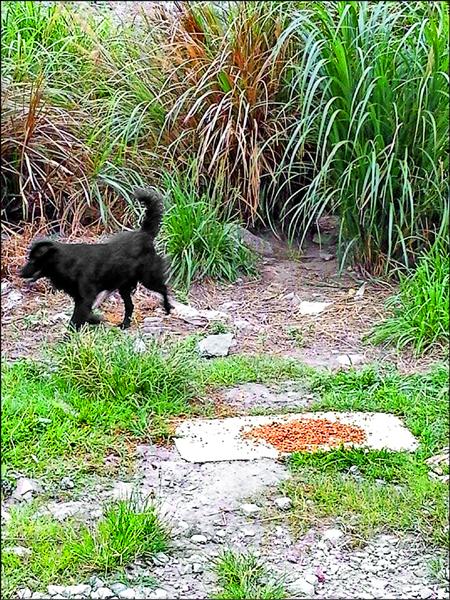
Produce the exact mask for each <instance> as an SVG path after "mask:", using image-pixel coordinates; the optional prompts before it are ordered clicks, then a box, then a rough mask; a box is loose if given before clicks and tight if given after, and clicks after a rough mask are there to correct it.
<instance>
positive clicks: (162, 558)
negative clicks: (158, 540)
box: [152, 552, 170, 566]
mask: <svg viewBox="0 0 450 600" xmlns="http://www.w3.org/2000/svg"><path fill="white" fill-rule="evenodd" d="M152 561H153V563H154V564H155V565H156V566H162V565H166V564H167V563H168V562H169V561H170V558H169V557H168V556H167V554H164V552H158V553H157V554H155V556H154V557H153V558H152Z"/></svg>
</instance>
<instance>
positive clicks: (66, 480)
mask: <svg viewBox="0 0 450 600" xmlns="http://www.w3.org/2000/svg"><path fill="white" fill-rule="evenodd" d="M59 487H60V488H61V489H62V490H71V489H73V488H74V487H75V483H74V482H73V480H72V479H71V478H70V477H63V478H62V479H61V482H60V484H59Z"/></svg>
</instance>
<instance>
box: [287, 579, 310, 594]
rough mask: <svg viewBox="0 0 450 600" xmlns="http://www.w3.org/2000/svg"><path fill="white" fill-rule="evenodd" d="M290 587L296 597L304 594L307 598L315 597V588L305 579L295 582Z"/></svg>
mask: <svg viewBox="0 0 450 600" xmlns="http://www.w3.org/2000/svg"><path fill="white" fill-rule="evenodd" d="M289 587H290V589H291V592H292V593H293V594H295V595H297V594H304V595H305V596H313V595H314V591H315V590H314V586H313V585H312V584H311V583H309V582H308V581H306V579H304V578H303V577H300V578H299V579H296V580H295V581H293V582H292V583H291V585H290V586H289Z"/></svg>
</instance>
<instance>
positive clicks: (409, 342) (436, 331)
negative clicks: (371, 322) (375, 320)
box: [370, 240, 450, 354]
mask: <svg viewBox="0 0 450 600" xmlns="http://www.w3.org/2000/svg"><path fill="white" fill-rule="evenodd" d="M449 298H450V258H449V246H448V243H444V242H443V241H442V240H437V241H436V242H435V243H434V244H433V246H432V247H431V248H430V250H429V251H428V252H426V253H425V254H423V255H422V257H421V258H420V260H419V263H418V266H417V269H416V271H415V272H414V273H413V274H409V275H408V276H406V275H403V276H402V277H401V280H400V291H399V293H398V294H397V295H396V296H394V297H393V298H391V299H390V300H389V301H388V308H391V310H392V315H391V316H390V317H389V318H388V319H386V320H385V321H383V322H382V323H380V324H379V325H378V326H377V327H376V328H375V330H374V331H373V333H372V335H371V336H370V339H371V341H372V342H373V343H376V344H380V343H389V344H394V345H396V346H397V348H404V347H406V346H411V347H413V348H414V350H415V351H416V353H417V354H421V353H423V352H425V351H426V350H428V349H430V348H432V347H439V346H441V348H442V349H444V350H446V351H447V352H448V346H449V341H450V322H449V311H450V302H449Z"/></svg>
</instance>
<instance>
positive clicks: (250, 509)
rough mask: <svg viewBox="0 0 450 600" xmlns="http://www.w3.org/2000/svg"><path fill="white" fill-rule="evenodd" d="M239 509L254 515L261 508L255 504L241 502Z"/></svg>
mask: <svg viewBox="0 0 450 600" xmlns="http://www.w3.org/2000/svg"><path fill="white" fill-rule="evenodd" d="M241 510H242V512H243V513H245V514H246V515H254V514H255V513H257V512H259V511H260V510H261V508H260V507H259V506H258V505H257V504H241Z"/></svg>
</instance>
